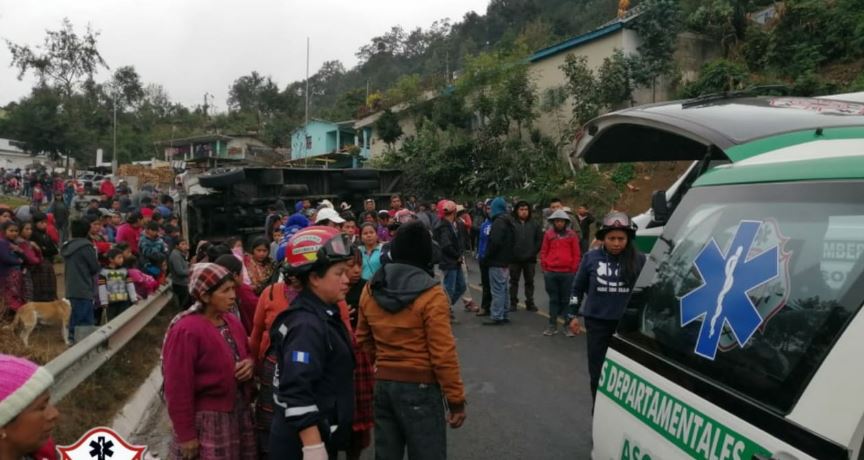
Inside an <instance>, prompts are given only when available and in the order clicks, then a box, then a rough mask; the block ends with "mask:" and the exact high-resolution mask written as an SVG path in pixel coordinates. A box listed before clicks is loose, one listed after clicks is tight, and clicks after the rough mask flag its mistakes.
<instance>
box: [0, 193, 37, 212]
mask: <svg viewBox="0 0 864 460" xmlns="http://www.w3.org/2000/svg"><path fill="white" fill-rule="evenodd" d="M27 203H30V200H28V199H27V198H24V197H20V196H10V195H0V206H7V207H10V208H12V209H15V208H17V207H18V206H21V205H24V204H27Z"/></svg>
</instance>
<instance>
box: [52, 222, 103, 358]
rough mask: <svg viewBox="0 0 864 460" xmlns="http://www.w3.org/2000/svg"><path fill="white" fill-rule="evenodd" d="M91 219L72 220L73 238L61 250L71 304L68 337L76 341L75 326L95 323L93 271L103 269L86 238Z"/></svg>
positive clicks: (93, 248) (94, 282)
mask: <svg viewBox="0 0 864 460" xmlns="http://www.w3.org/2000/svg"><path fill="white" fill-rule="evenodd" d="M89 232H90V222H88V221H86V220H83V219H76V220H73V221H72V224H71V228H70V233H71V234H72V239H71V240H69V241H67V242H66V244H64V245H63V249H62V251H61V252H60V254H61V255H63V263H64V265H65V270H64V273H65V282H66V298H67V299H69V303H70V304H71V306H72V314H71V317H70V318H69V339H70V341H72V342H74V341H75V327H77V326H92V325H94V324H96V318H95V317H94V308H95V305H94V299H95V298H96V275H97V274H99V271H101V270H102V267H101V266H100V265H99V259H98V258H97V257H96V247H95V246H93V243H92V242H90V240H89V239H88V238H87V234H88V233H89Z"/></svg>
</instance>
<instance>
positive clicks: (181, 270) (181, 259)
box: [168, 238, 189, 310]
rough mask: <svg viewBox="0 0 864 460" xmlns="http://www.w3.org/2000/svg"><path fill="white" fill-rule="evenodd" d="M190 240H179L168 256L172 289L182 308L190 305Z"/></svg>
mask: <svg viewBox="0 0 864 460" xmlns="http://www.w3.org/2000/svg"><path fill="white" fill-rule="evenodd" d="M188 260H189V242H188V241H186V240H185V239H183V238H180V239H179V240H177V246H176V247H175V248H174V250H173V251H171V255H170V256H168V269H169V272H170V273H171V290H173V291H174V298H175V299H176V300H177V305H178V306H179V307H180V309H181V310H185V309H186V308H187V307H188V306H189V262H188Z"/></svg>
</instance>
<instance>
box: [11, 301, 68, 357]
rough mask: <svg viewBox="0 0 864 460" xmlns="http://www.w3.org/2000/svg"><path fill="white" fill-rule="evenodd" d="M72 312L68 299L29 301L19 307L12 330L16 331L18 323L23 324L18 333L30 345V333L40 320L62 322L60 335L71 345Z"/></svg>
mask: <svg viewBox="0 0 864 460" xmlns="http://www.w3.org/2000/svg"><path fill="white" fill-rule="evenodd" d="M71 313H72V306H71V304H70V303H69V301H68V300H66V299H60V300H55V301H53V302H27V303H25V304H24V305H22V306H21V308H19V309H18V311H17V312H16V313H15V320H14V321H13V322H12V330H13V331H14V330H15V329H16V328H17V327H18V325H19V324H20V325H21V332H19V333H18V335H19V336H20V337H21V341H23V342H24V346H27V347H29V346H30V343H29V339H30V333H31V332H33V329H35V328H36V324H38V323H39V321H40V320H42V321H48V322H51V323H55V324H56V323H58V322H59V323H60V324H61V325H62V328H61V329H60V335H62V336H63V342H65V343H66V345H69V332H68V329H69V315H70V314H71Z"/></svg>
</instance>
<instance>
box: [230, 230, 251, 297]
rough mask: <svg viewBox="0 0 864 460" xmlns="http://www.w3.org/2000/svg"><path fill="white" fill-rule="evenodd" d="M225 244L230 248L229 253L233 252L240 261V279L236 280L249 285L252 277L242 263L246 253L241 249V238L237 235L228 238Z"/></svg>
mask: <svg viewBox="0 0 864 460" xmlns="http://www.w3.org/2000/svg"><path fill="white" fill-rule="evenodd" d="M226 245H227V246H228V247H229V248H231V254H234V257H236V258H237V260H238V261H240V268H241V270H240V280H238V281H237V282H238V283H240V282H242V283H243V284H245V285H247V286H251V285H252V278H250V277H249V271H248V270H246V266H245V265H244V264H243V261H244V259H245V258H246V253H245V252H244V251H243V240H242V239H240V238H239V237H233V238H229V239H228V241H227V242H226Z"/></svg>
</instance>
